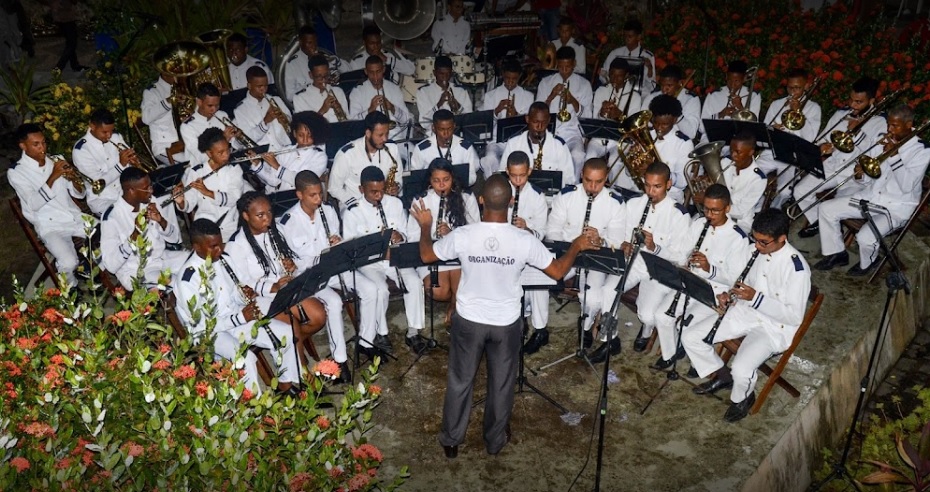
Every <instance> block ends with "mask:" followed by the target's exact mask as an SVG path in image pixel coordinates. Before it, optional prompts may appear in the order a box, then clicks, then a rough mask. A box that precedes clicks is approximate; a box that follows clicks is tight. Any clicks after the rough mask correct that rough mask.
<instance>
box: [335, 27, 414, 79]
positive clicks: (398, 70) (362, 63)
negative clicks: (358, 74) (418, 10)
mask: <svg viewBox="0 0 930 492" xmlns="http://www.w3.org/2000/svg"><path fill="white" fill-rule="evenodd" d="M362 39H363V40H364V43H365V49H364V50H363V51H362V52H361V53H359V54H358V55H356V56H355V57H354V58H352V59H351V60H349V61H348V63H346V64H344V65H343V66H344V67H345V69H343V70H342V71H343V72H349V71H352V70H362V69H366V71H367V66H368V59H369V58H370V57H372V56H375V57H378V58H379V59H380V60H381V62H382V64H383V65H384V66H385V69H386V70H390V71H391V82H393V83H394V84H399V83H400V76H401V75H413V73H414V72H415V71H416V69H417V68H416V66H415V65H414V64H413V62H412V61H410V60H408V59H406V58H404V57H403V55H401V54H399V53H397V54H395V53H394V52H385V51H384V50H383V49H382V45H381V29H378V26H367V27H365V29H363V30H362Z"/></svg>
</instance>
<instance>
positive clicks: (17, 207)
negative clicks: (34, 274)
mask: <svg viewBox="0 0 930 492" xmlns="http://www.w3.org/2000/svg"><path fill="white" fill-rule="evenodd" d="M8 201H9V203H10V209H11V210H12V211H13V216H14V217H16V221H17V222H19V226H20V227H21V228H22V229H23V233H24V234H26V239H28V240H29V244H30V245H31V246H32V250H33V251H35V253H36V256H38V257H39V261H40V262H41V263H42V266H43V267H44V270H43V271H42V274H41V275H39V278H38V279H37V280H36V282H35V286H36V288H38V287H40V286H41V285H42V284H43V283H45V279H47V278H51V279H52V281H53V282H57V279H58V269H57V268H55V263H54V262H53V261H52V260H51V259H49V255H48V249H46V248H45V244H43V243H42V240H40V239H39V235H38V234H37V233H36V230H35V228H33V227H32V224H31V223H30V222H29V220H27V219H26V216H25V215H23V206H22V203H21V202H20V201H19V197H13V198H10V199H9V200H8Z"/></svg>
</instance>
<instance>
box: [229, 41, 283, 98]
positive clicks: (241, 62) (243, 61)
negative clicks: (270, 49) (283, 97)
mask: <svg viewBox="0 0 930 492" xmlns="http://www.w3.org/2000/svg"><path fill="white" fill-rule="evenodd" d="M248 46H249V40H248V38H246V37H245V36H244V35H242V34H240V33H238V32H236V33H233V34H232V35H231V36H229V38H228V39H226V56H228V57H229V64H228V65H227V66H228V67H229V80H230V81H231V82H232V90H236V89H242V88H244V87H246V85H247V84H248V82H249V80H248V77H249V73H248V72H249V70H250V69H251V68H252V67H258V68H260V69H262V70H263V71H264V72H265V74H266V76H267V78H268V80H267V81H266V82H267V83H266V84H265V85H266V87H267V85H268V84H274V76H273V75H272V74H271V68H269V67H268V65H266V64H265V62H263V61H261V60H259V59H258V58H255V57H254V56H252V55H250V54H249V50H248Z"/></svg>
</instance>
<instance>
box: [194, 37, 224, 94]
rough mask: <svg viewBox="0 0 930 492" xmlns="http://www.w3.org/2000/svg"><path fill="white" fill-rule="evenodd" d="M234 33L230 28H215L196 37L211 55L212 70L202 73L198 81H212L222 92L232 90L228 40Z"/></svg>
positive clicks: (195, 39)
mask: <svg viewBox="0 0 930 492" xmlns="http://www.w3.org/2000/svg"><path fill="white" fill-rule="evenodd" d="M232 33H233V32H232V31H230V30H229V29H214V30H212V31H207V32H205V33H203V34H198V35H197V36H196V37H194V41H197V42H198V43H200V44H202V45H203V46H204V48H206V49H207V53H208V54H209V56H210V72H209V73H207V72H204V73H202V74H201V77H198V82H212V83H213V84H214V85H216V87H217V88H219V89H220V92H227V91H230V90H232V78H231V77H230V76H229V63H228V62H227V61H226V40H227V39H228V38H229V37H230V36H232Z"/></svg>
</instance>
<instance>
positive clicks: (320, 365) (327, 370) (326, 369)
mask: <svg viewBox="0 0 930 492" xmlns="http://www.w3.org/2000/svg"><path fill="white" fill-rule="evenodd" d="M312 372H313V374H316V375H317V376H326V377H328V378H329V379H336V378H338V377H339V373H340V369H339V364H338V363H336V361H334V360H332V359H326V360H321V361H319V362H317V363H316V365H315V366H313V370H312Z"/></svg>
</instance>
